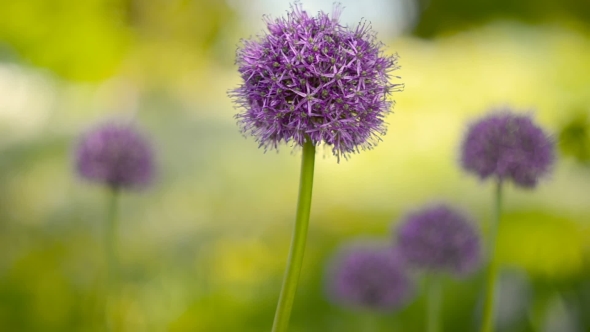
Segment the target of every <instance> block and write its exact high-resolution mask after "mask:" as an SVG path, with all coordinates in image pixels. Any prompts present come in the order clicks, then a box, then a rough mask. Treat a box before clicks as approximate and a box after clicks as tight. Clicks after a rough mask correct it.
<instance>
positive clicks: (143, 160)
mask: <svg viewBox="0 0 590 332" xmlns="http://www.w3.org/2000/svg"><path fill="white" fill-rule="evenodd" d="M76 168H77V170H78V173H79V174H80V175H81V176H82V177H83V178H86V179H88V180H90V181H93V182H100V183H103V184H106V185H108V186H110V187H112V188H117V189H118V188H124V189H130V188H140V187H144V186H145V185H147V184H149V183H150V182H151V180H152V178H153V174H154V161H153V155H152V150H151V148H150V146H149V144H148V142H147V141H146V140H145V138H144V137H142V136H141V135H140V134H139V133H138V132H137V131H136V130H135V129H134V128H133V127H131V126H129V125H121V124H114V123H106V124H103V125H100V126H98V127H96V128H94V129H92V130H90V131H89V132H87V133H86V134H85V135H84V136H83V137H82V139H81V141H80V143H79V145H78V148H77V151H76Z"/></svg>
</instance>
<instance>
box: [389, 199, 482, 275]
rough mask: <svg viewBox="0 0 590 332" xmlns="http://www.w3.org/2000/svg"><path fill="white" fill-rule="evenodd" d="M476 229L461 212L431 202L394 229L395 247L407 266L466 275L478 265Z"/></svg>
mask: <svg viewBox="0 0 590 332" xmlns="http://www.w3.org/2000/svg"><path fill="white" fill-rule="evenodd" d="M480 246H481V244H480V238H479V234H478V232H476V230H475V229H474V227H473V226H472V222H471V221H470V220H469V219H468V218H467V217H466V216H465V215H463V214H462V213H460V212H458V211H456V210H453V209H452V208H450V207H448V206H446V205H442V204H441V205H434V206H431V207H427V208H424V209H422V210H420V211H417V212H414V213H411V214H409V215H408V216H406V218H405V220H404V221H403V222H402V224H401V225H400V227H399V229H398V232H397V247H396V248H397V250H398V251H399V254H400V256H401V257H402V258H403V260H404V262H405V263H406V264H408V266H411V267H415V268H419V269H424V270H427V271H429V272H448V273H451V274H454V275H456V276H462V275H468V274H470V273H472V272H473V271H475V270H476V269H477V268H478V267H479V264H480V259H481V248H480Z"/></svg>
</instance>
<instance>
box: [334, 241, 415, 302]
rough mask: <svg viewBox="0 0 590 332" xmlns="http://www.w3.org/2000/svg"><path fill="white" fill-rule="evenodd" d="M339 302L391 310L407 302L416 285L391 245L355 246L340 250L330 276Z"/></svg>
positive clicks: (335, 296)
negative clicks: (389, 246) (387, 246)
mask: <svg viewBox="0 0 590 332" xmlns="http://www.w3.org/2000/svg"><path fill="white" fill-rule="evenodd" d="M326 282H327V290H328V295H329V297H330V299H331V300H332V301H333V302H335V303H336V304H339V305H343V306H348V307H355V308H362V309H368V310H375V311H388V310H394V309H397V308H400V307H402V306H404V305H405V304H407V302H408V300H410V298H411V296H412V295H413V294H414V286H413V284H412V282H411V280H410V278H409V276H408V275H407V274H406V271H405V270H404V267H403V265H402V264H401V262H400V260H399V259H398V257H396V256H395V254H394V253H393V251H392V250H391V248H383V247H354V248H347V249H346V250H343V251H342V252H340V253H339V254H338V255H337V257H336V259H335V260H334V262H332V265H331V268H330V269H329V270H328V275H327V280H326Z"/></svg>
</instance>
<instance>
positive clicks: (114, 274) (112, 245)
mask: <svg viewBox="0 0 590 332" xmlns="http://www.w3.org/2000/svg"><path fill="white" fill-rule="evenodd" d="M108 196H109V197H108V203H107V219H106V224H105V234H104V249H105V253H106V258H107V301H106V308H105V325H106V328H107V330H108V331H116V330H118V326H117V325H118V324H117V319H116V316H117V315H116V312H115V311H116V308H117V305H116V304H117V297H118V293H119V256H118V253H117V242H118V241H117V239H118V237H117V230H118V218H117V213H118V204H117V203H118V198H119V190H118V189H117V188H116V187H111V188H110V189H109V193H108ZM109 304H114V305H109ZM113 309H115V310H113Z"/></svg>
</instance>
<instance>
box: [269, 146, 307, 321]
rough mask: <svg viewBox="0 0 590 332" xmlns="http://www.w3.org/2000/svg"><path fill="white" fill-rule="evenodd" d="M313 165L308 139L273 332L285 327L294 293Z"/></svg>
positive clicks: (302, 158) (300, 262)
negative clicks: (293, 225)
mask: <svg viewBox="0 0 590 332" xmlns="http://www.w3.org/2000/svg"><path fill="white" fill-rule="evenodd" d="M314 163H315V146H314V145H313V143H312V142H311V141H310V140H309V139H308V140H307V141H306V142H305V144H303V155H302V157H301V177H300V179H299V201H298V202H297V217H296V219H295V229H294V231H293V238H292V240H291V249H290V250H289V259H288V261H287V269H286V270H285V276H284V279H283V286H282V288H281V295H280V297H279V303H278V305H277V311H276V312H275V319H274V324H273V326H272V331H273V332H285V331H287V328H288V326H289V318H290V316H291V309H292V308H293V300H294V299H295V293H296V292H297V282H298V281H299V274H300V272H301V265H302V264H303V254H304V253H305V242H306V240H307V228H308V226H309V213H310V210H311V191H312V187H313V168H314Z"/></svg>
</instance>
